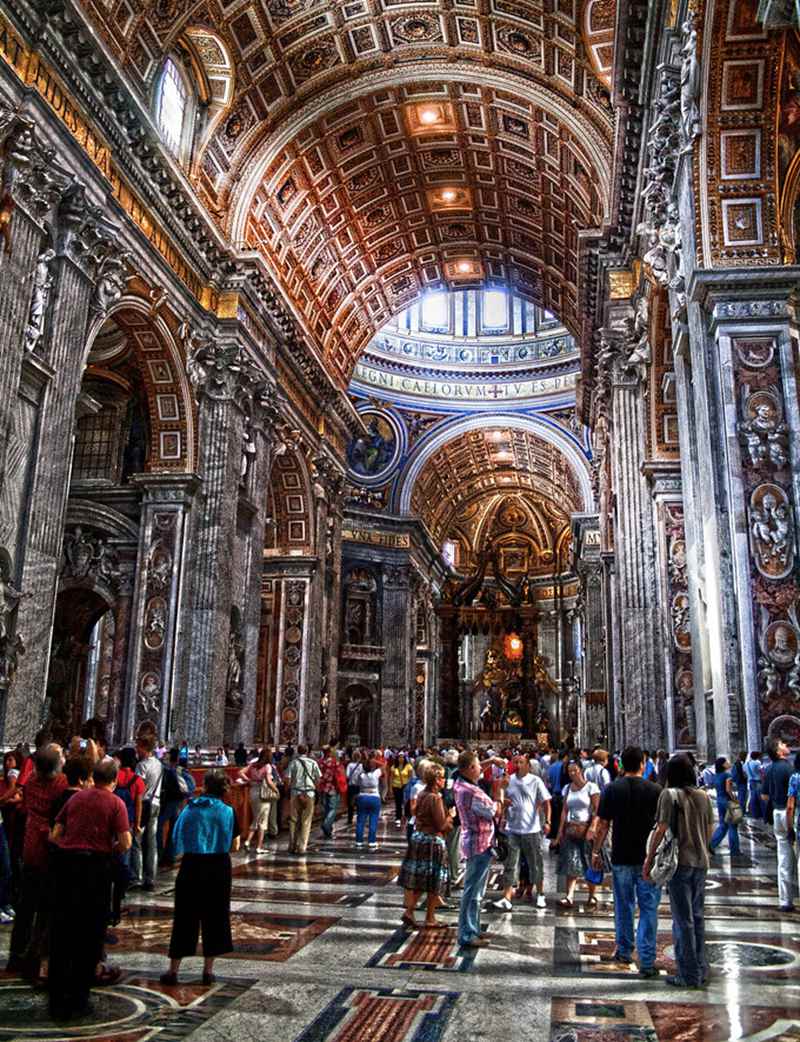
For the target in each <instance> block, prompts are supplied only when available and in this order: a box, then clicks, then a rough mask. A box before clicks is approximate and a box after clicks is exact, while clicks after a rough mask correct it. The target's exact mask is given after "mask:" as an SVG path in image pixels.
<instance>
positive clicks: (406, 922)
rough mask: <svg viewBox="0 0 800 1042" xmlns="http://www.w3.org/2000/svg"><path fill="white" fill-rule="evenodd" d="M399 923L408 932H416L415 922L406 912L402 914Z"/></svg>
mask: <svg viewBox="0 0 800 1042" xmlns="http://www.w3.org/2000/svg"><path fill="white" fill-rule="evenodd" d="M400 921H401V923H402V924H403V926H407V927H408V928H409V930H416V928H417V920H416V919H414V918H413V917H412V916H410V915H409V914H408V912H403V914H402V916H401V917H400Z"/></svg>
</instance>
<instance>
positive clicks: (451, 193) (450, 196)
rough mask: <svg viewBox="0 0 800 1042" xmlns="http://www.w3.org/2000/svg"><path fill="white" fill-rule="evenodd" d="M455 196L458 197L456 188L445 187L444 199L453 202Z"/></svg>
mask: <svg viewBox="0 0 800 1042" xmlns="http://www.w3.org/2000/svg"><path fill="white" fill-rule="evenodd" d="M455 197H456V193H455V189H453V188H445V189H444V191H443V192H442V199H443V200H444V202H446V203H452V202H453V201H454V199H455Z"/></svg>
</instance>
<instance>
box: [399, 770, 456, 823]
mask: <svg viewBox="0 0 800 1042" xmlns="http://www.w3.org/2000/svg"><path fill="white" fill-rule="evenodd" d="M451 781H452V779H451ZM424 788H425V782H424V781H422V779H421V778H417V780H416V781H415V782H414V784H413V785H412V786H411V789H410V793H409V797H408V802H409V803H411V802H412V801H413V800H415V799H416V798H417V796H419V794H420V793H421V792H422V791H423V789H424ZM408 820H409V824H410V825H411V826H412V827H413V826H414V825H416V823H417V815H416V814H414V815H412V816H411V817H410V818H409V819H408Z"/></svg>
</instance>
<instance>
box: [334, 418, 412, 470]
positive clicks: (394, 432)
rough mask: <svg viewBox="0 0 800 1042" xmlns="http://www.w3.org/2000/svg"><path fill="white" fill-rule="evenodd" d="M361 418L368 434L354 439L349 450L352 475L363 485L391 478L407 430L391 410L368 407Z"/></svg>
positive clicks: (348, 455)
mask: <svg viewBox="0 0 800 1042" xmlns="http://www.w3.org/2000/svg"><path fill="white" fill-rule="evenodd" d="M361 419H362V420H363V421H364V425H365V427H366V428H367V431H366V434H364V435H362V436H361V437H359V438H355V439H353V441H351V442H350V445H349V447H348V450H347V463H348V466H349V468H350V479H351V480H352V481H354V482H358V483H359V484H361V485H380V484H382V483H383V482H386V481H388V479H389V477H390V476H391V474H392V472H393V471H394V469H395V467H396V466H397V464H398V462H399V460H400V456H401V454H402V450H403V442H404V434H405V432H404V430H403V427H402V426H401V424H400V423H399V422H398V420H396V419H395V417H394V416H392V415H391V413H388V412H384V411H383V410H380V409H366V410H364V411H363V412H362V413H361Z"/></svg>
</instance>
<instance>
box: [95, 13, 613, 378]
mask: <svg viewBox="0 0 800 1042" xmlns="http://www.w3.org/2000/svg"><path fill="white" fill-rule="evenodd" d="M84 3H85V6H86V9H87V11H88V12H89V14H90V16H92V17H93V19H94V21H95V24H96V25H97V27H98V28H99V29H100V31H101V32H102V33H103V35H104V37H105V39H106V42H107V43H108V44H109V46H110V47H111V48H112V49H113V51H114V52H115V53H116V56H117V57H118V58H119V60H120V61H121V62H122V63H123V65H124V70H125V72H126V74H127V75H128V77H129V78H130V80H131V82H132V83H133V85H134V87H135V88H137V89H138V90H139V91H140V92H141V93H142V95H143V96H144V97H146V98H149V97H151V96H152V90H153V83H154V79H155V77H156V76H157V74H158V71H159V68H160V65H161V61H162V59H163V56H164V55H165V54H167V53H169V52H170V51H172V50H174V49H175V48H176V47H178V46H179V45H180V42H181V41H182V40H183V41H186V40H187V38H188V37H187V33H188V30H190V29H191V30H193V31H194V32H195V40H196V39H197V38H199V37H198V36H197V33H196V30H197V28H198V27H204V28H206V29H208V30H210V31H212V32H214V33H216V35H217V38H218V39H219V41H220V42H221V44H222V45H223V46H224V47H225V48H227V50H228V52H229V55H230V59H231V64H232V66H233V68H234V69H235V85H234V88H233V90H232V92H231V100H230V102H229V104H228V105H227V107H226V109H225V112H224V113H223V114H221V115H220V117H219V118H218V120H217V121H216V122H215V123H214V125H213V128H212V129H211V131H210V136H209V137H208V138H207V140H206V141H205V142H204V143H203V149H202V153H201V154H200V156H199V157H198V161H197V163H196V165H195V168H194V170H193V172H192V173H193V181H194V183H195V186H196V188H197V190H198V192H199V194H200V196H201V198H202V199H203V200H204V201H205V202H206V204H207V206H208V208H209V210H210V212H211V213H212V214H214V215H215V217H216V219H217V220H218V221H219V223H220V224H221V225H222V226H223V228H224V230H225V231H226V232H227V234H228V235H229V236H230V237H231V238H232V239H234V240H235V241H237V242H238V243H240V244H241V245H246V246H249V247H251V248H255V249H257V250H259V251H261V252H262V254H263V255H264V256H265V257H266V258H267V260H268V262H269V264H270V267H271V268H272V269H273V270H274V271H275V273H276V275H277V277H278V279H279V281H280V282H281V283H282V286H283V288H284V290H285V291H286V294H287V297H288V298H289V300H290V301H291V303H292V304H293V306H294V309H295V312H296V313H297V314H298V315H299V316H301V317H302V319H303V321H304V323H305V325H306V328H307V329H308V330H309V331H310V332H311V333H312V334H313V336H314V339H315V340H316V341H317V342H318V343H319V344H320V346H321V347H322V348H323V349H324V351H325V354H326V356H327V359H328V360H329V363H330V366H331V369H332V370H333V371H334V372H335V374H336V376H337V377H338V379H339V380H340V382H341V384H342V385H343V386H344V385H346V383H347V381H348V380H349V377H350V373H351V372H352V368H353V365H354V363H355V360H356V358H357V357H358V355H359V353H360V351H361V350H362V349H363V347H365V346H366V344H367V342H368V341H369V339H370V337H371V336H372V335H373V333H374V332H375V331H376V330H377V329H378V328H380V326H381V325H383V323H384V322H385V321H386V320H387V319H388V318H389V317H390V316H391V315H392V314H394V313H395V312H397V311H398V310H399V309H400V308H402V307H403V306H404V305H405V304H407V303H408V302H409V301H410V300H411V299H413V298H414V297H415V296H416V295H418V294H419V293H420V292H421V291H423V290H424V289H425V288H426V287H428V286H436V285H441V284H443V283H447V284H450V285H459V284H461V285H463V284H465V283H466V284H475V283H479V282H484V281H486V280H489V281H491V280H497V281H503V282H505V283H507V284H510V285H511V286H513V287H515V288H517V289H518V290H519V291H520V292H522V293H524V294H526V295H528V296H530V297H531V298H532V299H535V300H536V302H537V303H540V304H541V305H543V306H544V307H546V308H547V309H548V310H550V311H552V312H553V313H555V314H557V315H558V316H559V317H561V318H562V320H563V321H564V322H565V324H566V325H567V326H568V327H569V328H570V330H571V331H572V332H574V333H579V327H580V322H579V319H578V308H577V283H578V278H579V274H578V273H579V263H580V262H579V253H580V236H581V234H582V233H587V232H592V231H595V230H597V229H599V228H600V227H601V226H602V224H603V222H604V220H605V219H606V217H607V213H608V194H609V176H610V155H611V142H612V134H613V121H612V117H611V113H610V109H609V103H608V94H607V90H606V85H605V83H604V82H603V81H604V80H605V79H606V78H607V66H604V64H603V63H604V62H607V61H608V47H607V43H608V38H609V29H608V27H609V25H610V24H611V23H613V4H612V3H610V2H608V0H605V2H599V0H582V2H578V0H544V2H542V0H530V2H523V0H480V2H479V0H456V2H454V3H451V2H450V0H437V2H433V3H419V4H410V3H403V2H400V0H352V2H323V3H317V4H314V3H313V2H308V3H306V2H304V0H250V2H248V0H244V2H234V3H231V4H228V5H223V4H221V3H218V2H216V0H204V2H202V3H194V4H192V3H179V2H178V0H153V2H150V3H142V2H141V0H118V2H117V3H115V4H113V5H112V6H110V7H109V6H107V5H105V4H101V3H99V2H98V3H93V2H91V0H84ZM609 19H610V21H609ZM604 34H605V35H604ZM209 38H210V37H209ZM604 40H605V41H606V42H605V44H603V41H604Z"/></svg>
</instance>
